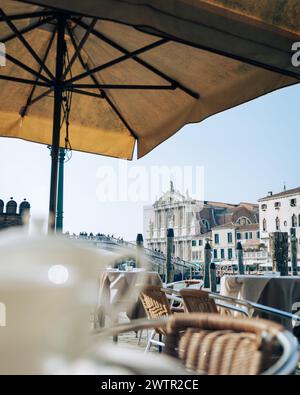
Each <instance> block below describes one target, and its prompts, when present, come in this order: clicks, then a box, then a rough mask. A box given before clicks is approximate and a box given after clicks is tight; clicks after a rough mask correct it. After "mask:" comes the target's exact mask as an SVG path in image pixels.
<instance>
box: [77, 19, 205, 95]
mask: <svg viewBox="0 0 300 395" xmlns="http://www.w3.org/2000/svg"><path fill="white" fill-rule="evenodd" d="M73 20H74V21H75V22H76V23H78V25H80V26H82V27H83V28H85V29H87V27H88V25H87V24H86V23H85V22H83V21H82V20H81V19H78V18H73ZM91 33H92V34H94V36H96V37H98V38H100V40H102V41H104V42H106V43H107V44H109V45H110V46H112V47H113V48H116V49H117V50H118V51H120V52H122V53H124V54H128V53H129V51H127V49H125V48H124V47H122V46H121V45H120V44H117V43H116V42H115V41H113V40H112V39H110V38H108V37H106V36H105V35H104V34H103V33H100V32H99V31H98V30H95V29H93V30H92V31H91ZM132 59H133V60H134V61H135V62H137V63H139V64H140V65H141V66H143V67H145V68H147V69H148V70H150V71H152V72H153V73H154V74H156V75H158V76H159V77H161V78H162V79H164V80H166V81H168V82H170V83H171V84H173V85H176V88H178V89H180V90H182V91H183V92H185V93H186V94H188V95H190V96H192V97H193V98H194V99H199V98H200V95H199V94H198V93H197V92H194V91H193V90H191V89H190V88H188V87H186V86H185V85H183V84H181V83H180V82H179V81H176V80H174V79H173V78H170V77H169V76H168V75H167V74H165V73H164V72H162V71H161V70H158V69H157V68H156V67H154V66H152V65H151V64H150V63H148V62H146V61H144V60H142V59H140V58H139V57H137V56H134V57H133V58H132Z"/></svg>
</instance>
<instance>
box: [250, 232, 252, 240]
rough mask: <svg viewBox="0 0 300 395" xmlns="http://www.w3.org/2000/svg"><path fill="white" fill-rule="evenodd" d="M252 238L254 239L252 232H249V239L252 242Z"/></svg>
mask: <svg viewBox="0 0 300 395" xmlns="http://www.w3.org/2000/svg"><path fill="white" fill-rule="evenodd" d="M252 237H253V235H252V232H249V239H250V240H252Z"/></svg>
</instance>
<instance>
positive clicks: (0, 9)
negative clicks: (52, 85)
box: [0, 8, 54, 80]
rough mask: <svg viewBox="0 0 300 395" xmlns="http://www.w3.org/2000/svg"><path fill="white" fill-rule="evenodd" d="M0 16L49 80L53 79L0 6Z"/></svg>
mask: <svg viewBox="0 0 300 395" xmlns="http://www.w3.org/2000/svg"><path fill="white" fill-rule="evenodd" d="M0 16H2V18H3V19H4V21H5V22H6V24H7V25H8V27H9V28H10V29H11V31H12V32H13V33H15V34H16V36H17V37H18V39H19V40H20V41H21V43H22V44H23V45H24V47H25V48H26V49H27V50H28V52H29V53H30V54H31V56H32V57H33V58H34V59H35V60H36V62H37V63H38V64H39V65H40V66H41V67H42V68H43V70H44V71H45V72H46V73H47V74H48V76H49V77H50V79H51V80H54V76H53V74H52V73H51V71H50V70H49V69H48V67H47V66H46V65H45V64H43V62H42V61H41V59H40V57H39V56H38V55H37V53H36V52H35V51H34V49H33V48H32V47H31V46H30V44H29V43H28V42H27V40H26V39H25V38H24V37H23V35H22V34H21V33H20V32H19V30H18V29H17V28H16V26H15V25H14V24H13V22H12V21H11V20H10V19H9V17H8V16H7V15H6V14H5V12H4V11H3V10H2V8H0Z"/></svg>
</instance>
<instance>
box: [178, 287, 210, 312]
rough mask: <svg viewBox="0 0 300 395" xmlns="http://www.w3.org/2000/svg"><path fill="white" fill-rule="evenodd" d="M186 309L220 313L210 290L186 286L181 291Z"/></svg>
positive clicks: (188, 310)
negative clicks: (210, 295)
mask: <svg viewBox="0 0 300 395" xmlns="http://www.w3.org/2000/svg"><path fill="white" fill-rule="evenodd" d="M180 295H181V297H182V299H183V302H184V307H185V310H186V311H187V312H189V313H218V308H217V305H216V303H215V301H214V300H213V299H211V298H210V297H209V292H207V291H203V290H200V289H191V288H185V289H182V290H181V291H180Z"/></svg>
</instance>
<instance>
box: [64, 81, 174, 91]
mask: <svg viewBox="0 0 300 395" xmlns="http://www.w3.org/2000/svg"><path fill="white" fill-rule="evenodd" d="M68 86H70V87H73V88H79V89H80V88H84V89H95V88H99V89H128V90H175V89H176V86H175V85H150V84H149V85H143V84H142V85H138V84H136V85H126V84H99V83H94V84H70V85H66V87H68Z"/></svg>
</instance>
